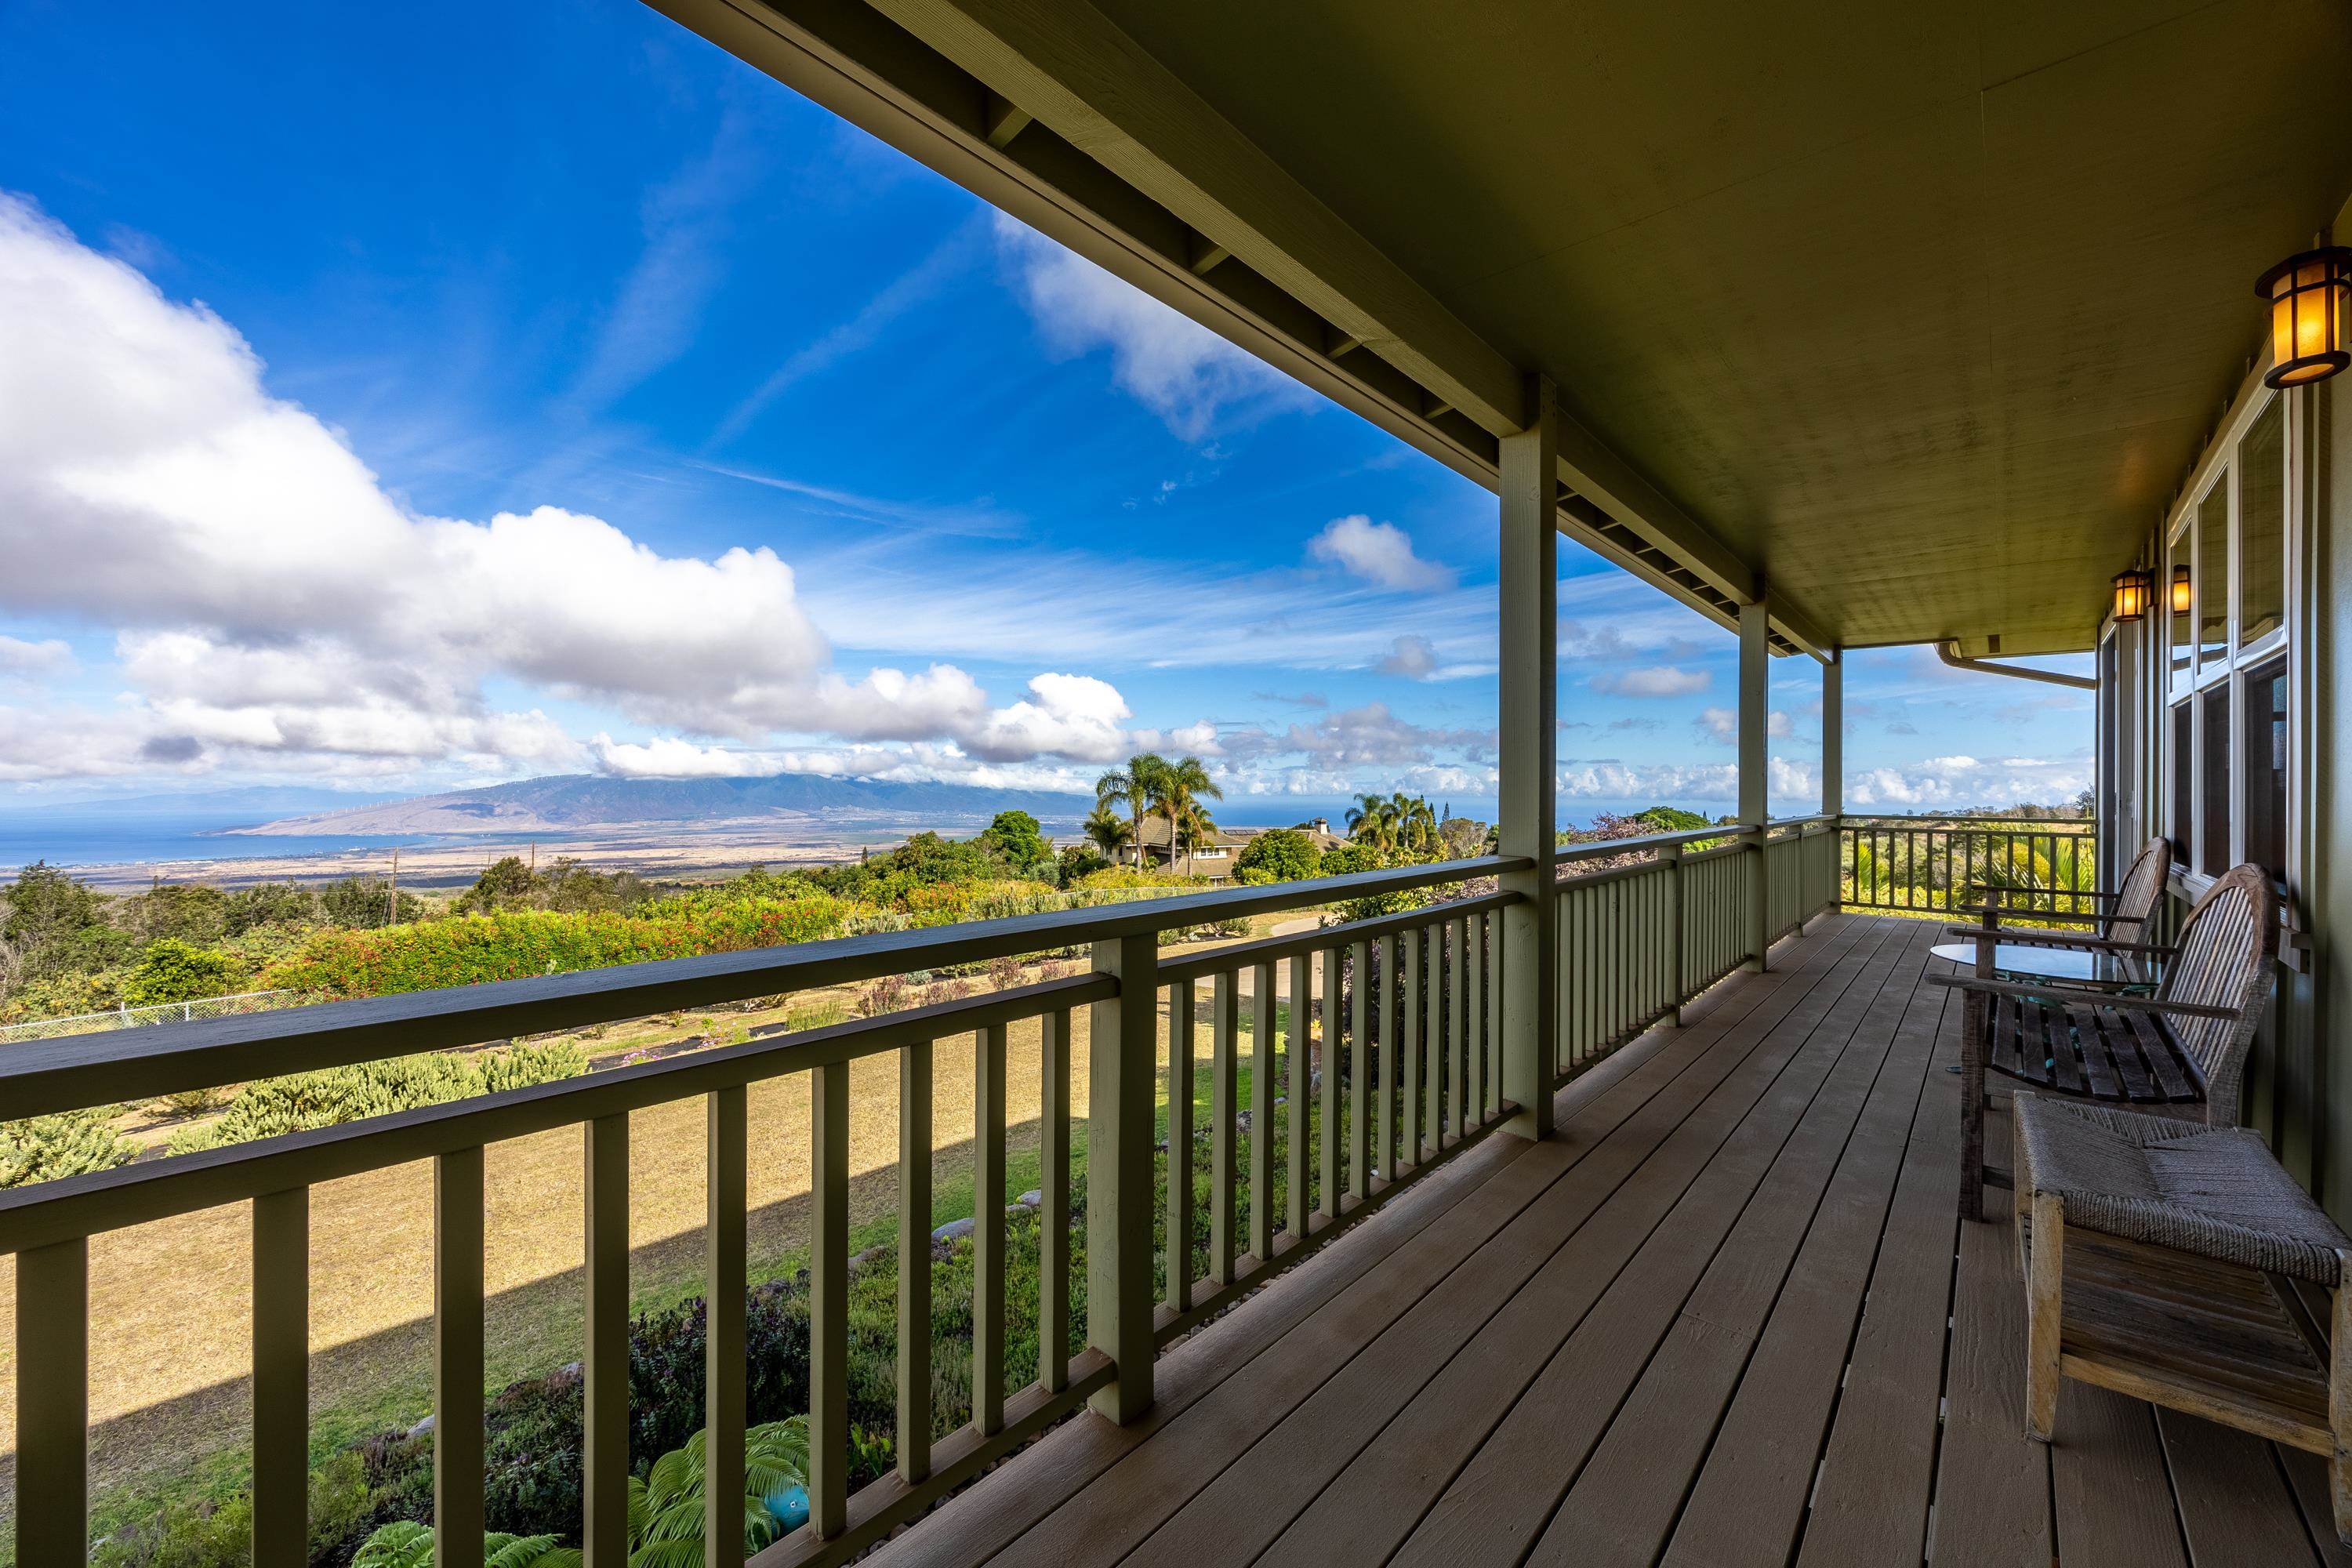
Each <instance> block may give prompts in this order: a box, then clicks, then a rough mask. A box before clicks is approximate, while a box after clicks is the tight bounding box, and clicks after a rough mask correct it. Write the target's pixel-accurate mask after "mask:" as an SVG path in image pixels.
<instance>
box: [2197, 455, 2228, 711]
mask: <svg viewBox="0 0 2352 1568" xmlns="http://www.w3.org/2000/svg"><path fill="white" fill-rule="evenodd" d="M2197 654H2198V658H2197V662H2198V666H2199V668H2204V669H2210V668H2213V666H2215V665H2217V664H2219V663H2221V661H2222V660H2223V659H2224V658H2228V657H2229V654H2230V476H2229V474H2228V472H2227V471H2226V470H2225V471H2224V472H2223V473H2222V475H2221V478H2219V479H2215V480H2214V481H2213V488H2212V489H2210V490H2208V491H2207V492H2206V493H2205V499H2204V500H2203V501H2201V502H2200V503H2199V505H2198V508H2197Z"/></svg>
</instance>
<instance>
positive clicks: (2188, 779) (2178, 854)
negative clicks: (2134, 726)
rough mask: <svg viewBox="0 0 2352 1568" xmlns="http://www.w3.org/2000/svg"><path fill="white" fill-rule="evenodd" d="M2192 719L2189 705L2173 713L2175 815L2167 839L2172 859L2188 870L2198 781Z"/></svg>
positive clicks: (2172, 814)
mask: <svg viewBox="0 0 2352 1568" xmlns="http://www.w3.org/2000/svg"><path fill="white" fill-rule="evenodd" d="M2191 717H2192V715H2191V712H2190V710H2189V704H2188V703H2186V702H2183V703H2180V704H2179V705H2178V706H2177V707H2175V708H2174V709H2173V710H2172V813H2171V815H2170V816H2168V818H2167V819H2166V821H2167V825H2168V828H2169V831H2168V834H2167V835H2166V837H2169V838H2170V839H2171V840H2172V858H2173V860H2174V861H2175V862H2176V863H2177V864H2179V865H2180V866H2182V867H2184V868H2185V867H2187V866H2188V864H2189V789H2190V786H2191V785H2192V784H2194V782H2195V779H2196V770H2195V766H2194V764H2195V762H2196V757H2197V753H2196V752H2195V751H2194V750H2192V749H2191V747H2192V744H2193V736H2192V733H2191V731H2190V719H2191Z"/></svg>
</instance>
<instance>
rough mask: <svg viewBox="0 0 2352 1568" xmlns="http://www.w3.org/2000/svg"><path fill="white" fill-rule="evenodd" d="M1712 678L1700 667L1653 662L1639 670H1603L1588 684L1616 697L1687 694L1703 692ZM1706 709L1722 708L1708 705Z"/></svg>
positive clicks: (1683, 695) (1682, 695) (1711, 710)
mask: <svg viewBox="0 0 2352 1568" xmlns="http://www.w3.org/2000/svg"><path fill="white" fill-rule="evenodd" d="M1711 679H1713V678H1712V677H1710V676H1709V675H1708V674H1707V672H1706V670H1703V669H1684V668H1681V667H1680V666H1678V665H1672V664H1653V665H1644V666H1643V667H1642V668H1638V669H1609V670H1603V671H1601V673H1600V674H1599V675H1596V676H1594V677H1593V678H1592V679H1591V687H1592V689H1593V690H1595V691H1600V692H1605V693H1608V694H1610V695H1612V696H1616V697H1689V696H1692V695H1694V694H1696V693H1697V692H1701V691H1705V690H1706V689H1707V685H1708V683H1709V681H1710V680H1711ZM1707 711H1709V712H1711V713H1716V712H1721V711H1723V710H1721V709H1714V708H1711V709H1709V710H1707Z"/></svg>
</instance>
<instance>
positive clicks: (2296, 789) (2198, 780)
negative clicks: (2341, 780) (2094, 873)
mask: <svg viewBox="0 0 2352 1568" xmlns="http://www.w3.org/2000/svg"><path fill="white" fill-rule="evenodd" d="M2249 388H2250V390H2251V391H2252V394H2254V395H2250V396H2249V395H2242V397H2241V399H2240V401H2239V404H2238V405H2237V406H2236V407H2233V408H2232V409H2231V412H2230V416H2229V418H2228V419H2227V420H2226V421H2225V423H2224V425H2223V427H2222V428H2221V430H2220V431H2218V432H2216V433H2215V436H2214V438H2213V440H2212V442H2211V443H2210V445H2209V446H2208V447H2207V448H2206V450H2205V453H2204V455H2203V457H2202V458H2200V460H2199V462H2198V465H2197V467H2196V468H2195V470H2194V471H2193V472H2192V474H2191V476H2190V482H2189V484H2188V485H2187V486H2184V487H2183V489H2182V491H2181V499H2180V500H2179V502H2178V503H2177V504H2176V505H2175V507H2174V509H2173V510H2172V512H2171V514H2170V515H2169V516H2168V518H2167V519H2166V521H2165V525H2164V528H2163V529H2162V531H2160V533H2159V537H2160V538H2161V539H2162V540H2163V541H2164V542H2165V549H2164V555H2163V561H2164V574H2163V576H2162V578H2161V580H2160V584H2159V585H2158V592H2157V595H2156V597H2157V599H2158V603H2160V604H2161V605H2163V606H2164V634H2163V636H2162V637H2159V638H2151V639H2150V640H2151V641H2152V642H2155V643H2156V644H2157V645H2158V668H2159V669H2160V670H2161V671H2162V672H2163V676H2164V684H2163V687H2162V691H2163V701H2162V707H2161V710H2160V711H2161V712H2162V714H2163V718H2164V721H2163V722H2162V723H2160V724H2158V726H2157V727H2156V735H2155V737H2154V738H2155V739H2157V740H2158V743H2159V744H2160V745H2162V746H2164V747H2166V748H2170V747H2171V746H2172V744H2173V736H2174V733H2175V730H2174V726H2175V723H2176V715H2177V714H2178V713H2179V710H2181V709H2182V708H2183V707H2186V708H2187V709H2188V710H2189V742H2188V757H2187V762H2188V764H2189V767H2188V772H2189V799H2188V801H2187V802H2185V803H2183V802H2180V801H2179V800H2178V799H2177V796H2178V795H2179V790H2178V788H2177V778H2178V769H2177V766H2176V764H2177V762H2178V759H2176V758H2174V757H2173V756H2171V755H2170V754H2169V752H2166V753H2164V754H2162V757H2161V762H2160V763H2159V766H2158V777H2159V778H2160V780H2161V781H2162V786H2163V790H2164V807H2163V811H2162V814H2161V819H2162V821H2163V823H2164V825H2165V826H2166V827H2167V829H2169V827H2170V826H2171V825H2172V824H2173V823H2174V822H2176V821H2179V820H2181V816H2182V811H2183V807H2184V805H2185V807H2186V821H2187V826H2188V827H2189V838H2188V841H2187V843H2186V844H2185V845H2184V846H2183V847H2182V852H2181V853H2180V854H2179V856H2177V857H2176V859H2175V863H2174V866H2173V873H2172V874H2173V878H2174V879H2175V881H2176V883H2177V884H2178V885H2179V889H2181V890H2182V891H2183V892H2184V893H2185V894H2186V895H2187V896H2189V897H2190V898H2194V897H2196V896H2197V895H2199V894H2200V893H2202V892H2203V891H2204V890H2205V889H2206V888H2208V887H2210V885H2211V884H2212V881H2213V879H2212V878H2211V877H2210V876H2208V875H2206V874H2204V873H2203V872H2201V871H2200V870H2199V869H2198V868H2199V867H2200V866H2202V865H2203V864H2204V863H2205V861H2206V860H2207V858H2208V856H2207V853H2206V849H2207V846H2206V844H2205V837H2206V832H2205V828H2206V824H2205V817H2206V813H2205V812H2204V811H2203V810H2201V809H2200V806H2201V805H2202V803H2203V801H2204V799H2205V791H2206V778H2205V774H2206V753H2207V752H2208V749H2209V748H2208V746H2207V744H2206V734H2205V724H2206V715H2205V701H2204V698H2205V696H2206V694H2207V693H2209V692H2210V691H2212V690H2213V689H2216V688H2217V687H2220V686H2222V685H2224V684H2225V683H2226V684H2227V686H2228V688H2229V711H2230V723H2229V726H2228V728H2229V730H2230V731H2231V733H2229V734H2228V735H2226V736H2224V737H2223V748H2224V757H2223V761H2222V763H2221V766H2222V770H2223V772H2224V773H2225V774H2226V775H2227V787H2228V790H2229V801H2228V805H2227V808H2226V809H2227V813H2228V816H2227V822H2228V832H2229V838H2230V842H2229V844H2228V846H2227V847H2226V850H2225V852H2224V853H2223V854H2222V855H2221V857H2219V859H2220V863H2221V864H2222V865H2225V866H2235V865H2238V864H2241V863H2242V862H2243V861H2244V860H2245V858H2246V815H2245V787H2246V781H2245V778H2244V770H2243V769H2242V767H2240V766H2238V765H2237V764H2238V763H2239V760H2240V759H2239V756H2238V748H2239V745H2240V744H2241V742H2242V735H2241V734H2240V733H2239V731H2241V729H2242V724H2241V722H2240V716H2241V715H2242V713H2243V711H2244V705H2245V700H2246V692H2245V678H2246V676H2247V675H2248V674H2249V673H2250V672H2251V671H2252V670H2253V669H2254V668H2256V667H2257V666H2260V665H2263V664H2266V663H2268V662H2269V661H2270V660H2271V659H2272V658H2274V657H2277V656H2279V655H2280V654H2282V653H2285V654H2286V655H2287V672H2288V683H2287V764H2288V771H2287V817H2288V821H2289V823H2290V824H2292V823H2293V822H2294V820H2296V816H2297V813H2298V812H2299V811H2300V809H2301V798H2300V797H2301V766H2300V763H2301V755H2302V752H2303V748H2304V747H2305V744H2306V743H2307V742H2305V739H2304V732H2303V731H2304V724H2305V696H2304V692H2303V682H2302V681H2301V680H2300V679H2296V671H2297V668H2298V667H2297V665H2296V663H2295V661H2294V657H2293V654H2292V652H2291V650H2292V649H2293V648H2294V647H2296V646H2298V645H2299V643H2300V641H2301V634H2302V626H2301V620H2302V602H2303V595H2302V562H2303V550H2302V540H2303V527H2304V515H2303V513H2304V507H2303V505H2302V487H2301V483H2300V480H2301V476H2302V473H2303V468H2304V431H2303V425H2302V418H2301V415H2302V412H2303V408H2304V403H2303V399H2302V398H2301V396H2300V395H2290V391H2289V390H2275V391H2274V390H2272V389H2269V388H2265V387H2263V385H2262V384H2261V383H2260V381H2259V379H2254V378H2250V381H2249ZM2274 406H2275V407H2276V408H2278V410H2279V420H2280V426H2281V434H2282V437H2283V439H2282V441H2281V444H2280V445H2281V461H2282V463H2283V465H2284V473H2283V474H2282V475H2281V484H2282V487H2283V489H2282V500H2283V510H2284V515H2283V516H2282V517H2281V519H2280V525H2281V526H2280V531H2279V549H2280V552H2281V555H2282V557H2283V559H2282V561H2281V563H2280V581H2281V586H2282V590H2283V592H2284V599H2285V604H2284V613H2283V614H2282V615H2281V616H2280V623H2279V625H2278V626H2277V627H2276V628H2275V629H2274V630H2273V631H2270V632H2267V633H2265V634H2264V635H2263V636H2262V637H2258V638H2256V639H2255V640H2254V641H2253V642H2252V643H2244V644H2242V643H2241V642H2240V640H2239V639H2240V633H2241V631H2242V612H2243V605H2242V599H2243V596H2244V595H2243V593H2242V586H2243V584H2244V581H2245V573H2244V559H2243V551H2244V548H2245V530H2244V527H2243V518H2242V510H2241V481H2242V475H2243V470H2244V465H2243V463H2242V461H2241V460H2240V459H2241V450H2242V447H2243V446H2244V444H2245V440H2246V437H2247V436H2248V435H2249V434H2250V433H2251V432H2252V429H2253V427H2254V426H2255V424H2256V423H2257V422H2258V421H2259V420H2261V419H2262V418H2263V416H2264V415H2265V414H2267V413H2268V412H2269V411H2270V410H2271V409H2272V408H2273V407H2274ZM2220 487H2226V489H2225V490H2224V495H2225V505H2224V509H2223V519H2224V521H2223V526H2224V527H2225V528H2226V529H2227V530H2228V534H2229V537H2228V541H2227V548H2226V550H2225V551H2224V552H2223V557H2224V560H2225V561H2226V563H2227V566H2226V570H2227V571H2228V573H2229V575H2230V581H2229V584H2228V585H2227V591H2226V593H2225V595H2224V596H2223V605H2224V613H2225V615H2226V616H2227V628H2226V633H2225V636H2224V639H2223V651H2222V653H2221V656H2220V657H2218V658H2208V657H2207V656H2206V654H2205V652H2204V636H2203V627H2202V620H2203V611H2204V594H2205V582H2204V572H2203V565H2202V562H2201V559H2200V543H2201V541H2200V538H2199V531H2200V529H2201V528H2202V526H2203V523H2202V521H2201V514H2202V512H2203V510H2204V506H2205V503H2206V501H2207V500H2210V498H2211V496H2212V495H2213V493H2214V491H2215V489H2217V488H2220ZM2182 562H2185V563H2187V564H2188V566H2189V602H2190V609H2189V645H2188V646H2189V672H2188V676H2187V679H2186V680H2185V681H2183V680H2181V679H2179V678H2178V677H2176V676H2175V674H2174V673H2173V670H2172V662H2171V661H2172V658H2173V644H2172V637H2173V632H2174V625H2173V622H2174V617H2173V615H2172V608H2171V586H2172V568H2173V566H2174V565H2175V564H2176V563H2182ZM2150 618H2151V619H2153V618H2154V617H2150ZM2301 850H2302V846H2301V841H2300V838H2299V837H2298V836H2297V835H2296V834H2295V833H2294V831H2292V828H2291V827H2290V830H2289V831H2288V833H2287V835H2286V859H2287V865H2286V867H2285V868H2284V870H2285V875H2286V880H2287V887H2288V889H2290V890H2292V889H2295V888H2297V887H2299V886H2300V885H2301V882H2302V872H2303V868H2302V865H2301ZM2285 902H2286V906H2287V908H2288V910H2292V909H2293V907H2294V900H2293V899H2292V898H2289V899H2288V900H2285ZM2290 919H2292V916H2290Z"/></svg>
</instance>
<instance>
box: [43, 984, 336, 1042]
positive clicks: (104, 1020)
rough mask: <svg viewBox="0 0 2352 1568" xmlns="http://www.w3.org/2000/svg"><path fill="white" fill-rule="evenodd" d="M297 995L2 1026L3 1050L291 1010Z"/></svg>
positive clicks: (208, 1000) (257, 994) (242, 996)
mask: <svg viewBox="0 0 2352 1568" xmlns="http://www.w3.org/2000/svg"><path fill="white" fill-rule="evenodd" d="M300 995H301V993H299V992H298V991H244V992H239V993H238V994H236V995H234V996H204V997H199V998H197V999H196V1000H194V1001H192V1002H163V1003H157V1004H155V1005H152V1006H146V1007H117V1008H115V1009H114V1010H113V1011H111V1012H107V1013H78V1014H76V1015H74V1016H72V1017H70V1018H35V1019H31V1020H29V1021H28V1022H26V1023H22V1024H0V1046H13V1045H16V1044H19V1043H21V1042H23V1041H26V1040H54V1039H56V1038H58V1037H60V1036H63V1035H89V1034H95V1033H97V1032H98V1031H100V1030H101V1029H137V1028H143V1027H145V1026H148V1025H150V1024H190V1023H194V1022H195V1020H197V1019H199V1018H227V1017H234V1016H236V1015H238V1014H240V1013H267V1012H268V1011H269V1010H270V1009H271V1008H273V1007H288V1006H291V1005H293V1004H294V1003H295V1002H296V1001H297V1000H298V999H299V997H300Z"/></svg>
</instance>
